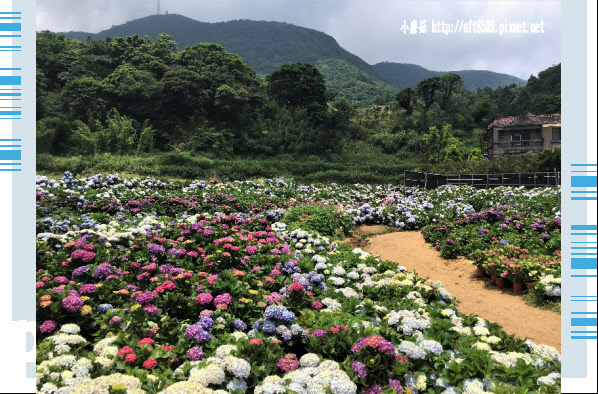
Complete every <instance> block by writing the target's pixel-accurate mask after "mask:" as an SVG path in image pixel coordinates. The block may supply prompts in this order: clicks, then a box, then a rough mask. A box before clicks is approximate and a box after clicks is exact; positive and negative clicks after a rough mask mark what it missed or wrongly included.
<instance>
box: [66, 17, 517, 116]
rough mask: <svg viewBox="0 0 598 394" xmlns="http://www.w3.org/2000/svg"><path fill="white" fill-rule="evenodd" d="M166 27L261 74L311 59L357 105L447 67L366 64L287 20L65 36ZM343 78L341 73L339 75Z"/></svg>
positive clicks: (478, 77)
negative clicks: (221, 48) (222, 50)
mask: <svg viewBox="0 0 598 394" xmlns="http://www.w3.org/2000/svg"><path fill="white" fill-rule="evenodd" d="M162 32H167V33H168V34H170V35H172V37H173V39H174V40H175V41H176V42H177V44H178V45H179V48H181V49H182V48H184V47H186V46H189V45H193V44H197V43H200V42H210V43H216V44H222V45H224V48H225V50H226V51H227V52H232V53H238V54H239V55H240V56H241V58H242V59H243V61H244V62H245V63H247V64H249V65H250V66H251V67H252V68H253V69H254V70H255V71H256V73H257V74H258V76H265V75H267V74H270V73H271V72H272V71H274V70H277V69H278V68H279V67H280V66H282V65H283V64H292V63H310V64H313V65H314V66H316V67H317V68H318V70H320V72H321V73H322V74H323V75H324V79H325V80H326V82H327V86H328V87H329V88H331V89H334V90H335V91H336V92H337V93H338V97H344V98H346V99H347V100H349V102H351V103H352V104H357V105H359V106H364V107H367V106H370V105H381V104H385V103H387V102H388V100H389V92H390V91H392V90H401V89H404V88H406V87H410V88H414V87H415V86H416V85H417V84H418V83H419V82H420V81H422V80H424V79H427V78H431V77H434V76H442V75H444V74H447V73H448V72H439V71H431V70H427V69H425V68H423V67H420V66H416V65H413V64H399V63H379V64H376V65H374V66H372V65H369V64H367V63H366V62H365V61H364V60H362V59H361V58H359V57H358V56H356V55H353V54H351V53H349V52H348V51H347V50H345V49H344V48H342V47H341V46H340V45H339V44H338V43H337V42H336V40H335V39H334V38H333V37H331V36H329V35H328V34H325V33H322V32H320V31H317V30H313V29H308V28H305V27H301V26H295V25H293V24H289V23H284V22H266V21H252V20H234V21H228V22H217V23H206V22H200V21H197V20H194V19H191V18H187V17H185V16H182V15H175V14H168V15H152V16H147V17H144V18H140V19H136V20H132V21H129V22H126V23H124V24H122V25H118V26H112V27H111V28H110V29H107V30H104V31H101V32H99V33H95V34H93V33H85V32H67V33H61V34H64V36H65V37H67V38H71V39H77V40H79V41H85V40H87V38H88V37H91V38H92V39H94V40H103V39H105V38H107V37H111V38H114V37H127V36H133V35H135V34H138V35H139V36H141V37H145V36H149V37H150V39H152V40H155V39H157V38H158V36H159V35H160V34H161V33H162ZM454 73H456V74H459V76H461V78H462V79H463V83H464V84H463V88H464V89H465V90H470V91H472V92H475V91H476V89H477V88H485V87H487V86H488V87H491V88H496V87H498V86H507V85H511V84H513V83H515V84H517V85H524V84H525V81H523V80H521V79H519V78H516V77H513V76H511V75H507V74H500V73H494V72H490V71H483V70H466V71H454ZM339 77H340V78H339Z"/></svg>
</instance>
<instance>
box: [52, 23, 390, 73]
mask: <svg viewBox="0 0 598 394" xmlns="http://www.w3.org/2000/svg"><path fill="white" fill-rule="evenodd" d="M160 33H167V34H170V35H172V36H173V37H174V39H175V41H176V42H177V44H178V46H179V50H182V49H183V48H185V47H186V46H187V45H193V44H196V43H198V42H213V43H217V44H222V45H224V47H225V49H226V50H227V51H228V52H234V53H238V54H239V55H240V56H241V57H242V58H243V61H244V62H245V63H247V64H249V65H250V66H251V67H253V68H254V69H255V70H256V71H257V73H258V74H262V75H264V74H269V73H271V72H272V71H274V70H276V69H278V68H279V67H280V66H282V65H283V64H288V63H297V62H301V63H311V64H314V65H315V63H316V62H318V61H320V60H326V59H341V60H344V61H346V62H348V63H350V64H352V65H353V66H355V67H356V68H358V69H359V70H361V71H363V72H364V73H365V74H366V75H368V76H370V77H371V78H373V79H374V80H378V81H382V80H383V78H382V77H380V75H378V74H377V73H376V71H374V69H373V68H372V66H370V65H369V64H367V63H366V62H365V61H363V60H362V59H361V58H359V57H358V56H355V55H353V54H351V53H349V52H348V51H346V50H345V49H343V48H342V47H341V46H340V45H338V43H337V42H336V40H335V39H334V38H333V37H331V36H329V35H328V34H325V33H322V32H320V31H317V30H313V29H308V28H305V27H300V26H295V25H292V24H289V23H284V22H265V21H251V20H235V21H228V22H218V23H206V22H199V21H196V20H194V19H191V18H187V17H185V16H182V15H176V14H168V15H152V16H148V17H145V18H141V19H136V20H133V21H130V22H127V23H124V24H122V25H119V26H112V27H111V28H110V29H107V30H103V31H101V32H99V33H97V34H91V33H84V32H68V33H60V34H64V36H65V37H67V38H71V39H76V40H81V41H84V40H86V39H87V37H88V36H91V38H92V39H94V40H97V39H104V38H106V37H112V38H114V37H127V36H132V35H134V34H139V35H140V36H141V37H143V36H146V35H147V36H149V37H150V38H151V39H152V40H154V39H156V38H157V37H158V35H159V34H160Z"/></svg>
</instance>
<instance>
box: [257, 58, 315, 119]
mask: <svg viewBox="0 0 598 394" xmlns="http://www.w3.org/2000/svg"><path fill="white" fill-rule="evenodd" d="M266 81H267V82H268V94H269V95H270V97H272V98H273V99H274V100H276V101H277V102H278V104H279V105H282V106H288V107H291V108H308V107H309V108H311V110H312V111H313V110H317V109H321V108H323V107H325V105H326V96H325V94H326V84H325V81H324V77H322V74H320V72H319V71H318V69H317V68H315V67H314V66H312V65H311V64H309V63H294V64H285V65H283V66H281V67H280V68H279V69H278V70H276V71H274V72H273V73H272V74H270V75H268V76H267V77H266Z"/></svg>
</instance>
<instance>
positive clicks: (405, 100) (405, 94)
mask: <svg viewBox="0 0 598 394" xmlns="http://www.w3.org/2000/svg"><path fill="white" fill-rule="evenodd" d="M413 93H414V92H413V89H411V88H405V89H403V90H401V91H400V92H399V93H397V96H396V97H395V98H396V100H397V101H398V102H399V105H400V106H401V108H404V109H406V110H407V114H408V115H411V113H412V112H413Z"/></svg>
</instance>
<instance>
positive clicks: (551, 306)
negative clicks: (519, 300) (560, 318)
mask: <svg viewBox="0 0 598 394" xmlns="http://www.w3.org/2000/svg"><path fill="white" fill-rule="evenodd" d="M523 299H525V301H526V302H527V303H528V304H529V305H531V306H533V307H536V308H541V309H545V310H549V311H553V312H556V313H558V314H559V315H560V314H561V301H560V300H557V301H555V300H552V299H548V298H546V297H545V296H544V294H543V293H542V291H540V290H538V289H533V290H529V291H528V292H527V293H525V294H524V295H523Z"/></svg>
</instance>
